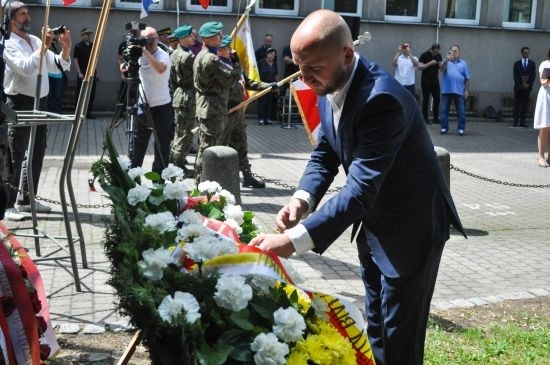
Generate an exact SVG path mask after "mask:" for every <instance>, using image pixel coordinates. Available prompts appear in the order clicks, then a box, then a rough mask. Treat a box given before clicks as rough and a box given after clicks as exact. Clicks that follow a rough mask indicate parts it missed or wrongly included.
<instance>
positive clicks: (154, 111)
mask: <svg viewBox="0 0 550 365" xmlns="http://www.w3.org/2000/svg"><path fill="white" fill-rule="evenodd" d="M141 37H142V38H143V41H144V42H143V43H144V44H145V45H144V46H143V47H142V46H141V45H137V44H132V45H130V46H129V47H141V48H142V55H141V57H139V78H140V80H141V85H142V88H140V90H139V93H140V97H139V100H140V104H139V110H138V115H137V123H136V126H135V130H134V131H133V135H132V136H131V137H130V138H133V141H132V144H133V147H134V148H133V153H131V156H129V157H130V160H131V162H132V166H133V167H138V166H141V165H142V164H143V159H144V157H145V153H146V151H147V146H148V144H149V138H150V137H151V133H152V131H153V129H154V130H155V132H156V134H155V159H154V161H153V168H152V171H155V172H158V173H159V174H160V173H161V172H162V170H163V169H164V168H165V167H166V166H168V159H169V156H170V142H171V141H172V137H173V136H174V111H173V109H172V103H171V98H170V89H169V86H168V80H169V78H170V66H171V63H170V56H169V55H168V53H166V52H165V51H163V50H162V49H160V48H159V47H158V42H159V36H158V34H157V31H156V30H155V28H153V27H146V28H145V29H144V30H142V31H141ZM130 54H131V55H132V54H136V53H135V52H130ZM130 62H132V61H130ZM122 67H123V70H122V71H124V68H127V67H128V65H123V66H122ZM143 103H147V105H148V106H149V107H150V110H151V115H152V118H153V120H152V121H148V120H147V118H146V114H145V110H144V108H147V106H145V105H143ZM151 122H152V123H153V125H150V123H151Z"/></svg>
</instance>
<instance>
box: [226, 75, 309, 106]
mask: <svg viewBox="0 0 550 365" xmlns="http://www.w3.org/2000/svg"><path fill="white" fill-rule="evenodd" d="M300 75H301V72H300V71H297V72H295V73H293V74H292V75H290V76H287V77H285V78H284V79H282V80H281V81H279V82H278V83H277V87H281V86H283V85H284V84H286V83H287V82H290V81H292V80H293V79H295V78H297V77H300ZM271 89H272V87H268V88H267V89H263V90H262V91H260V92H258V93H256V94H254V96H252V97H250V98H248V99H246V100H245V101H243V102H242V103H240V104H238V105H236V106H234V107H233V108H231V109H229V114H231V113H233V112H234V111H236V110H239V109H241V108H244V107H245V106H247V105H248V104H250V103H251V102H253V101H254V100H257V99H259V98H261V97H262V96H264V95H265V94H268V93H269V92H271Z"/></svg>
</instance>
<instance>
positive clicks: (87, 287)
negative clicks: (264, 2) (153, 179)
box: [5, 119, 550, 324]
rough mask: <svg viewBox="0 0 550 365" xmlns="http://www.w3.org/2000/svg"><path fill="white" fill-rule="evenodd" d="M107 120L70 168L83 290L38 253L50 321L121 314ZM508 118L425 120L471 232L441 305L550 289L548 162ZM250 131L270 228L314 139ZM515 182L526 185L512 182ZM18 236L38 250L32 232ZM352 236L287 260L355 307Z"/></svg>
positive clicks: (531, 135) (247, 200) (91, 128)
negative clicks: (98, 163) (106, 163)
mask: <svg viewBox="0 0 550 365" xmlns="http://www.w3.org/2000/svg"><path fill="white" fill-rule="evenodd" d="M109 125H110V120H108V119H97V120H92V121H89V122H87V123H86V124H85V125H84V127H83V130H82V133H81V138H80V141H79V144H78V150H77V156H76V159H75V162H74V165H73V169H72V174H71V177H72V182H73V187H74V191H75V195H76V200H77V202H78V204H79V208H78V211H79V216H80V219H81V223H82V225H81V226H82V229H83V232H84V241H85V247H86V255H87V259H88V265H89V266H88V268H87V269H85V268H83V267H82V265H81V262H82V261H81V256H80V251H79V250H78V243H77V244H76V246H77V256H78V258H77V259H78V262H79V270H78V272H79V276H80V279H81V282H82V291H81V292H77V291H76V290H75V285H74V283H73V277H72V271H71V266H70V262H69V260H67V259H56V260H47V261H40V262H39V269H40V271H41V273H42V277H43V279H44V285H45V288H46V291H47V293H48V294H49V304H50V311H51V315H52V319H53V321H54V323H57V324H59V323H78V324H113V323H114V324H116V323H118V322H122V323H124V322H126V319H125V318H123V317H121V316H120V315H119V314H118V313H117V312H116V309H115V308H116V305H115V301H116V297H115V296H114V295H113V290H112V289H111V287H110V286H109V285H107V284H106V281H107V280H108V278H109V263H108V262H107V260H106V258H105V256H104V253H103V248H102V245H101V241H102V237H103V223H102V222H103V219H104V218H105V217H107V216H108V215H109V214H110V211H109V208H108V207H106V205H107V204H108V200H107V199H106V198H105V197H104V196H103V194H102V193H101V192H100V191H97V192H92V191H90V189H89V185H88V179H89V178H90V177H91V175H90V173H89V167H90V164H91V163H92V162H93V161H95V160H97V159H98V157H99V155H100V154H101V150H102V142H103V131H104V129H105V128H107V127H108V126H109ZM509 125H510V124H509V123H494V122H481V121H476V122H469V123H468V125H467V130H466V135H465V136H464V137H459V136H457V135H453V134H449V135H447V136H440V135H439V129H438V127H439V126H438V125H432V126H428V128H429V130H430V133H431V134H432V138H433V141H434V144H435V145H436V146H440V147H443V148H445V149H447V150H449V152H450V154H451V164H452V165H453V166H454V169H452V170H451V190H452V194H453V197H454V199H455V203H456V205H457V209H458V211H459V214H460V217H461V219H462V222H463V224H464V226H465V227H466V229H467V233H468V236H469V237H468V240H466V239H464V238H463V237H462V236H461V235H459V234H457V233H456V232H452V236H451V239H450V240H449V241H448V243H447V246H446V248H445V251H444V253H443V259H442V263H441V268H440V272H439V277H438V282H437V285H436V289H435V293H434V298H433V302H432V303H433V305H434V306H437V307H439V308H447V307H454V306H471V305H475V304H483V303H487V302H494V301H500V300H504V299H510V298H525V297H530V296H539V295H550V265H549V264H548V262H550V245H549V237H550V222H549V220H548V207H550V168H546V169H545V168H540V167H538V166H537V160H536V137H537V131H535V130H533V129H530V128H529V129H524V128H511V127H510V126H509ZM451 126H453V124H452V123H451ZM69 132H70V125H68V124H57V125H52V126H50V127H49V137H48V138H49V139H48V150H47V157H46V160H45V163H44V167H43V171H42V175H41V184H40V185H39V192H38V196H39V197H42V198H45V199H51V200H53V201H59V194H60V193H59V180H60V175H61V168H62V163H63V159H64V155H65V150H66V146H67V140H68V136H69ZM248 132H249V147H250V154H249V157H250V159H251V163H252V170H253V172H254V173H256V174H258V175H260V176H262V177H265V178H266V179H268V183H267V187H266V189H262V190H253V189H241V200H242V206H243V209H245V210H251V211H253V212H255V213H256V215H257V218H258V219H259V221H260V222H261V224H262V225H263V227H264V230H265V231H270V230H271V229H272V228H273V227H274V223H273V222H274V217H275V215H276V213H277V211H278V210H279V208H280V207H281V206H282V205H283V204H285V203H286V202H287V201H288V200H289V198H290V196H291V195H292V193H293V192H294V189H293V187H294V186H295V185H296V183H297V181H298V179H299V177H300V176H301V172H302V171H303V168H304V166H305V164H306V163H307V160H308V156H309V153H310V152H311V150H312V146H311V145H310V144H309V141H308V139H307V136H306V133H305V131H304V129H303V128H302V127H300V126H298V127H297V128H296V129H283V128H280V127H279V126H276V125H273V126H264V127H260V126H258V125H256V121H255V120H252V119H250V120H249V128H248ZM114 136H115V142H116V143H117V144H118V146H119V151H120V152H125V151H126V148H127V146H126V137H125V133H124V126H119V127H118V128H116V129H115V130H114ZM151 162H152V156H151V154H149V155H148V156H147V157H146V160H145V164H144V167H146V168H150V166H151ZM458 169H461V170H464V171H465V172H467V173H463V172H459V170H458ZM470 174H475V175H480V176H482V177H484V179H480V178H477V177H473V176H470ZM344 179H345V178H344V176H343V174H340V175H339V176H338V177H337V179H336V180H335V182H334V187H339V186H342V185H343V184H344ZM490 180H492V181H490ZM189 182H191V180H190V181H189ZM521 184H525V185H528V186H518V185H521ZM95 187H96V188H97V189H98V190H99V186H98V184H97V183H96V184H95ZM49 204H50V205H51V206H52V208H53V210H52V212H51V213H49V214H41V215H40V214H39V220H38V226H39V227H40V228H41V229H43V230H44V231H45V232H47V233H48V234H50V235H55V236H65V235H66V230H65V225H64V222H63V217H62V214H61V209H60V206H59V205H55V204H54V203H49ZM5 223H6V222H5ZM6 225H7V226H8V227H9V228H17V227H20V228H21V227H31V226H32V222H31V220H30V219H29V220H26V221H24V222H20V223H16V222H7V223H6ZM72 226H73V229H72V235H73V237H78V236H77V233H76V230H75V229H74V224H73V225H72ZM17 233H22V231H18V232H17ZM19 239H20V241H21V242H22V243H23V244H24V245H25V246H26V247H28V248H29V250H30V253H31V255H33V256H35V254H36V251H35V249H34V239H32V238H25V237H19ZM349 241H350V239H349V232H348V233H347V234H344V235H343V236H342V237H341V238H340V239H339V240H338V241H337V242H335V243H334V244H333V245H332V246H331V247H330V248H329V250H327V252H326V253H325V254H324V255H323V256H318V255H316V254H313V253H306V254H304V255H302V256H300V257H296V258H294V259H293V262H294V264H295V266H296V267H297V269H299V270H300V271H301V272H302V273H303V274H304V276H305V277H306V280H307V283H308V286H309V287H310V288H312V289H317V290H322V291H326V292H330V293H338V294H341V295H343V296H346V297H348V298H350V299H351V300H353V301H354V302H355V303H356V304H357V305H358V306H359V307H360V308H362V307H363V291H364V289H363V284H362V282H361V280H360V278H359V276H358V271H359V267H358V260H357V254H356V249H355V248H354V246H353V244H351V243H349ZM62 242H64V241H63V240H62ZM40 247H41V250H42V255H43V256H48V255H50V258H51V257H52V256H53V257H56V256H57V257H58V256H59V255H60V253H59V252H57V253H55V251H56V250H57V248H58V246H57V245H56V244H54V243H53V241H51V240H48V239H40ZM61 254H62V253H61Z"/></svg>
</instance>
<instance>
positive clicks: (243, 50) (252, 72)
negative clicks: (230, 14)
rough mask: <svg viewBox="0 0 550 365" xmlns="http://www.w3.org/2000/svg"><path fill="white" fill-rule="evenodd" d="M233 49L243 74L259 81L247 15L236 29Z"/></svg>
mask: <svg viewBox="0 0 550 365" xmlns="http://www.w3.org/2000/svg"><path fill="white" fill-rule="evenodd" d="M233 49H234V50H235V51H236V52H237V56H239V60H240V62H241V66H242V68H243V71H244V74H245V75H246V77H248V78H249V79H250V80H254V81H260V73H259V72H258V64H257V63H256V56H255V55H254V45H253V44H252V35H251V32H250V22H249V20H248V15H247V16H246V20H245V21H244V22H243V23H242V25H241V26H240V28H239V29H238V30H237V34H236V36H235V38H234V40H233Z"/></svg>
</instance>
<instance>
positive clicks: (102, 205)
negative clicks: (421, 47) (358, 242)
mask: <svg viewBox="0 0 550 365" xmlns="http://www.w3.org/2000/svg"><path fill="white" fill-rule="evenodd" d="M450 168H451V170H455V171H456V172H459V173H461V174H464V175H466V176H470V177H473V178H474V179H479V180H482V181H486V182H490V183H494V184H499V185H504V186H512V187H517V188H542V189H544V188H550V184H546V185H544V184H520V183H513V182H508V181H501V180H496V179H491V178H488V177H485V176H481V175H477V174H474V173H472V172H468V171H466V170H462V169H461V168H458V167H456V166H454V165H453V164H450ZM252 176H254V177H255V178H258V179H260V180H263V181H264V182H266V183H270V184H273V185H275V186H279V187H281V188H285V189H289V190H296V185H290V184H287V183H284V182H280V181H279V180H274V179H268V178H266V177H264V176H261V175H258V174H256V173H252ZM4 184H5V185H6V186H8V187H10V188H11V189H13V190H17V192H19V193H21V194H23V195H29V193H28V192H26V191H22V190H21V189H19V188H16V187H15V186H13V185H11V184H10V183H8V182H7V181H4ZM341 189H342V187H341V186H339V187H335V188H330V189H328V190H327V193H330V194H332V193H334V194H336V193H338V192H339V191H340V190H341ZM35 199H36V200H37V201H38V200H41V201H43V202H46V203H49V204H56V205H61V202H60V201H58V200H52V199H48V198H43V197H41V196H39V195H36V196H35ZM67 206H71V205H70V204H67ZM76 206H77V208H94V209H97V208H110V207H111V204H108V203H106V204H77V205H76Z"/></svg>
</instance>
